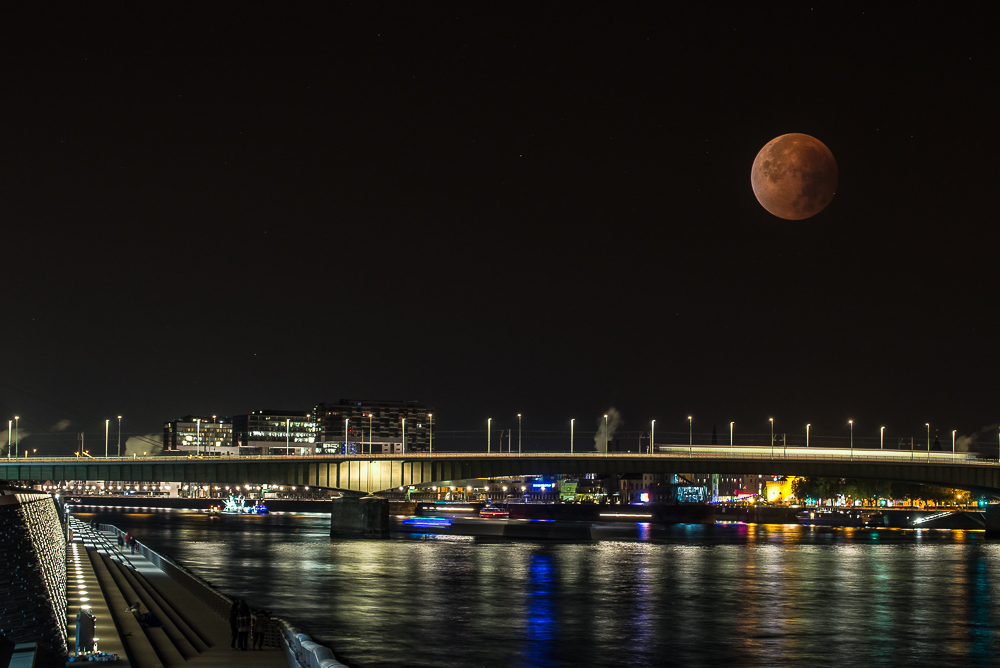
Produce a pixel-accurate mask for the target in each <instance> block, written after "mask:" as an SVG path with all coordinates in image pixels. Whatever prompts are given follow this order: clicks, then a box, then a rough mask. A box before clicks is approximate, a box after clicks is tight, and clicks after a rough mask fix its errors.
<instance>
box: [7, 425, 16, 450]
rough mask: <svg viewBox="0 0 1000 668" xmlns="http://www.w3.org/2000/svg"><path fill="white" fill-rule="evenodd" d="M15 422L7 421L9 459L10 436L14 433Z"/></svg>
mask: <svg viewBox="0 0 1000 668" xmlns="http://www.w3.org/2000/svg"><path fill="white" fill-rule="evenodd" d="M13 425H14V421H13V420H7V459H10V435H11V433H12V432H13Z"/></svg>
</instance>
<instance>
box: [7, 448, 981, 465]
mask: <svg viewBox="0 0 1000 668" xmlns="http://www.w3.org/2000/svg"><path fill="white" fill-rule="evenodd" d="M654 447H655V448H657V449H659V450H660V451H659V452H654V453H653V454H649V453H638V452H573V453H570V452H520V453H513V452H433V453H431V452H406V453H370V454H354V455H335V454H316V455H227V456H221V457H183V456H172V455H168V456H163V455H155V456H147V457H142V458H138V459H132V458H130V457H95V458H92V459H88V460H87V462H86V463H87V464H92V463H98V462H99V463H112V462H121V463H125V462H139V461H142V462H143V463H147V464H148V463H168V462H169V463H178V462H189V461H192V460H195V461H201V462H206V463H207V462H225V461H234V460H241V461H242V460H246V461H254V460H279V461H315V460H334V461H384V460H400V459H404V460H440V461H445V460H454V459H470V458H474V459H546V458H553V457H555V458H560V459H563V458H565V459H604V458H614V459H752V460H762V459H775V460H777V459H781V460H785V461H789V460H792V461H801V460H806V461H849V462H851V461H859V462H871V463H874V462H883V461H884V462H890V463H913V464H927V463H934V464H959V465H964V466H970V465H971V466H1000V459H990V458H981V457H979V456H977V455H976V454H975V453H970V452H957V453H951V452H941V451H937V452H934V451H932V452H927V451H916V450H910V451H906V450H872V449H863V448H855V449H854V450H853V451H847V449H846V448H836V449H837V450H845V452H844V453H843V454H839V453H838V454H831V453H829V451H830V450H833V449H834V448H805V447H803V446H777V445H776V446H774V448H773V453H772V452H771V450H772V448H771V446H766V445H765V446H753V445H733V446H721V445H687V444H657V445H655V446H654ZM664 449H669V450H668V451H666V452H664V451H663V450H664ZM789 450H791V451H793V452H788V451H789ZM823 450H826V451H827V452H825V453H822V454H813V452H811V451H823ZM904 453H905V454H904ZM6 461H7V462H10V463H28V462H35V463H39V462H46V463H53V462H74V463H75V462H78V461H80V460H78V459H76V458H68V457H29V458H24V457H20V458H18V457H15V458H12V459H8V460H6ZM4 463H5V460H3V459H0V466H3V465H4Z"/></svg>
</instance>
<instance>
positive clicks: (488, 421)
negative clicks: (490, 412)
mask: <svg viewBox="0 0 1000 668" xmlns="http://www.w3.org/2000/svg"><path fill="white" fill-rule="evenodd" d="M492 428H493V418H486V454H490V429H492Z"/></svg>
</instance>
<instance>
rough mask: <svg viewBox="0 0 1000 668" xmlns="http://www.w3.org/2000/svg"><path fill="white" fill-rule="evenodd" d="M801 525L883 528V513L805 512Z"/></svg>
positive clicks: (867, 511) (859, 511) (860, 511)
mask: <svg viewBox="0 0 1000 668" xmlns="http://www.w3.org/2000/svg"><path fill="white" fill-rule="evenodd" d="M798 520H799V524H801V525H803V526H818V527H857V528H865V527H878V526H883V520H882V513H880V512H878V511H872V510H803V511H802V512H801V513H799V514H798Z"/></svg>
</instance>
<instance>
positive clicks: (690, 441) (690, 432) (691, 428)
mask: <svg viewBox="0 0 1000 668" xmlns="http://www.w3.org/2000/svg"><path fill="white" fill-rule="evenodd" d="M693 445H694V423H693V422H692V421H691V416H690V415H688V452H689V453H690V452H691V446H693Z"/></svg>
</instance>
